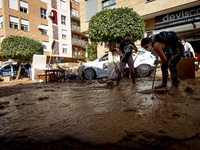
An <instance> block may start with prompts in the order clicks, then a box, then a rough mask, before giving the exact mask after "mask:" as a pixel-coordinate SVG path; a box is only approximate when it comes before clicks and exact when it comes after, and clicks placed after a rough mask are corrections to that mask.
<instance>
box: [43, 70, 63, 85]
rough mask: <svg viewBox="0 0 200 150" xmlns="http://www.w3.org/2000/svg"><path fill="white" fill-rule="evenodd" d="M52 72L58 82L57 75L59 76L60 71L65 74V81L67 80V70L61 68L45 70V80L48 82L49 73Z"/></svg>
mask: <svg viewBox="0 0 200 150" xmlns="http://www.w3.org/2000/svg"><path fill="white" fill-rule="evenodd" d="M48 72H49V73H50V72H52V73H53V76H54V81H55V82H58V78H56V76H58V73H61V74H62V75H63V76H62V77H63V78H64V81H65V70H61V69H56V70H45V81H46V83H47V73H48Z"/></svg>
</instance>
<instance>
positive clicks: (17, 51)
mask: <svg viewBox="0 0 200 150" xmlns="http://www.w3.org/2000/svg"><path fill="white" fill-rule="evenodd" d="M34 54H38V55H42V54H43V46H42V44H41V43H40V42H37V41H34V40H32V39H29V38H27V37H22V36H13V37H8V38H5V39H4V40H3V41H2V43H1V56H2V57H4V58H6V59H7V58H11V59H19V64H20V66H19V71H18V75H17V77H16V79H19V75H20V72H21V63H22V61H28V60H30V59H31V58H33V55H34Z"/></svg>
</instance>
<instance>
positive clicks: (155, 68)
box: [152, 55, 158, 90]
mask: <svg viewBox="0 0 200 150" xmlns="http://www.w3.org/2000/svg"><path fill="white" fill-rule="evenodd" d="M156 60H158V55H157V56H156ZM156 68H157V64H156V65H155V70H154V76H153V83H152V90H153V88H154V81H155V75H156Z"/></svg>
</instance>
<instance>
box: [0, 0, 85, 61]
mask: <svg viewBox="0 0 200 150" xmlns="http://www.w3.org/2000/svg"><path fill="white" fill-rule="evenodd" d="M79 16H80V5H79V0H0V37H1V41H2V40H3V39H4V38H6V37H10V36H25V37H28V38H31V39H34V40H36V41H38V42H40V43H42V45H43V49H44V54H45V55H47V56H50V55H51V54H52V53H53V55H54V56H55V57H68V58H79V57H80V54H81V51H82V47H83V46H85V44H86V41H87V36H85V35H84V34H83V33H81V28H80V17H79ZM53 40H55V47H54V49H53V50H52V49H51V45H52V42H53Z"/></svg>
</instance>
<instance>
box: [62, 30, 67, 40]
mask: <svg viewBox="0 0 200 150" xmlns="http://www.w3.org/2000/svg"><path fill="white" fill-rule="evenodd" d="M62 38H63V39H67V31H66V30H62Z"/></svg>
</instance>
